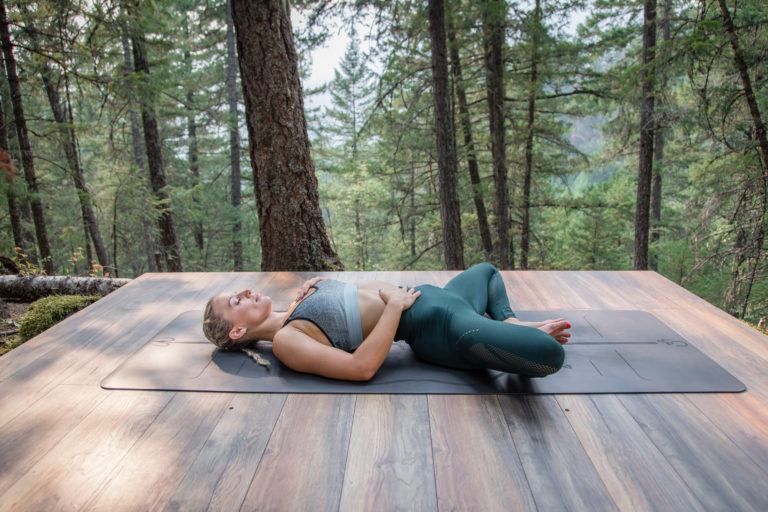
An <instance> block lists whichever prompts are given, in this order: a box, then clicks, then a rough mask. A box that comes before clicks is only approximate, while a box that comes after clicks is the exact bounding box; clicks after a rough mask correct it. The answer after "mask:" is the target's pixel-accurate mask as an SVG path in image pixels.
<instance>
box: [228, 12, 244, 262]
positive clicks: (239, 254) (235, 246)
mask: <svg viewBox="0 0 768 512" xmlns="http://www.w3.org/2000/svg"><path fill="white" fill-rule="evenodd" d="M227 96H228V99H229V163H230V168H231V173H230V182H229V190H230V193H229V197H230V201H231V203H232V208H233V209H234V210H235V215H236V218H235V222H234V224H233V225H232V267H233V268H232V270H234V271H235V272H241V271H242V270H243V242H242V240H241V239H240V236H241V232H242V230H243V224H242V222H240V204H241V203H242V202H243V196H242V192H241V190H240V180H241V177H240V130H239V128H238V113H237V55H236V54H235V26H234V22H233V21H232V0H227Z"/></svg>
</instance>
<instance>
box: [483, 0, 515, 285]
mask: <svg viewBox="0 0 768 512" xmlns="http://www.w3.org/2000/svg"><path fill="white" fill-rule="evenodd" d="M506 14H507V4H506V2H505V1H504V0H488V1H487V2H486V3H485V4H484V6H483V46H484V49H485V67H486V88H487V90H488V112H489V118H490V130H491V153H492V155H493V179H494V183H495V185H496V201H495V210H496V212H495V213H496V231H497V234H496V238H497V239H496V265H497V266H498V267H499V269H502V270H504V269H508V268H512V269H514V263H512V264H511V265H510V255H511V253H512V250H511V244H512V241H511V239H510V236H509V227H510V222H509V186H508V185H507V150H506V142H505V139H506V133H505V128H504V61H503V59H502V45H503V43H504V27H505V21H506V17H507V16H506Z"/></svg>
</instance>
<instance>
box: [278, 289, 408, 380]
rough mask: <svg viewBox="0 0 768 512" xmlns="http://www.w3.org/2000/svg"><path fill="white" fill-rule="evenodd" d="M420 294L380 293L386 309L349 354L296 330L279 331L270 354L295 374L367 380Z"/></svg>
mask: <svg viewBox="0 0 768 512" xmlns="http://www.w3.org/2000/svg"><path fill="white" fill-rule="evenodd" d="M420 294H421V292H419V291H417V290H413V291H406V290H398V291H393V292H391V293H387V292H380V295H382V298H383V299H384V300H385V301H386V303H387V305H386V306H385V307H384V312H383V313H382V314H381V317H379V321H378V322H376V325H375V326H374V328H373V330H372V331H371V332H370V333H369V334H368V336H367V337H366V338H365V340H363V343H362V344H361V345H360V346H359V347H357V349H356V350H355V352H354V353H352V354H350V353H348V352H345V351H343V350H340V349H338V348H335V347H329V346H328V345H325V344H323V343H320V342H318V341H317V340H315V339H313V338H311V337H310V336H309V335H307V334H305V333H303V332H301V331H299V330H298V329H291V328H283V329H281V330H280V331H278V332H277V334H275V337H274V339H273V340H272V353H273V354H274V355H275V357H277V358H278V359H279V360H280V362H282V363H283V364H285V365H286V366H287V367H288V368H290V369H292V370H295V371H297V372H304V373H314V374H316V375H322V376H323V377H329V378H332V379H344V380H363V381H367V380H371V379H372V378H373V376H374V375H376V372H377V371H378V370H379V368H380V367H381V365H382V364H383V363H384V360H385V359H386V358H387V354H389V349H390V348H391V347H392V342H393V341H394V338H395V333H396V332H397V326H398V325H399V324H400V316H401V315H402V313H403V311H404V310H406V309H408V308H409V307H411V305H412V304H413V302H414V301H415V300H416V299H417V298H418V297H419V295H420Z"/></svg>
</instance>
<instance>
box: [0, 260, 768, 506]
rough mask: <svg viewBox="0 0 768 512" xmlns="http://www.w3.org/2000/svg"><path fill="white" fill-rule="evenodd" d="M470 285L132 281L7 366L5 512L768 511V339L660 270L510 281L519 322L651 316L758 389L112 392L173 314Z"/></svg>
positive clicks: (288, 275) (417, 279)
mask: <svg viewBox="0 0 768 512" xmlns="http://www.w3.org/2000/svg"><path fill="white" fill-rule="evenodd" d="M458 273H459V271H434V272H422V271H406V272H376V273H366V272H355V273H343V272H330V273H314V272H272V273H266V272H242V273H183V274H161V273H157V274H146V275H144V276H142V277H141V278H139V279H137V280H134V281H133V282H132V283H130V284H129V285H127V286H125V287H123V288H121V289H120V290H117V291H116V292H113V293H112V294H110V295H109V296H107V297H105V298H104V299H102V300H100V301H98V302H97V303H95V304H94V305H92V306H90V307H89V308H86V309H84V310H82V311H80V312H78V313H77V314H75V315H73V316H72V317H70V318H68V319H67V320H65V321H64V322H61V323H60V324H58V325H57V326H56V327H55V328H54V329H52V330H49V331H47V332H46V333H43V334H42V335H41V336H39V337H37V338H35V339H33V340H30V342H28V343H27V344H25V345H23V346H21V347H19V348H17V349H14V350H13V351H11V352H10V353H8V354H6V355H5V356H3V357H2V358H0V379H4V380H3V386H4V389H6V390H7V391H8V392H6V393H4V394H2V396H0V510H34V511H37V510H58V509H67V510H83V509H90V510H105V509H108V510H116V511H121V510H159V509H167V510H200V509H211V510H237V509H241V510H253V509H268V510H269V509H276V510H282V509H291V510H294V509H311V510H338V509H340V508H343V509H345V510H351V509H355V510H357V509H369V510H370V509H374V508H375V509H377V510H378V509H413V510H434V509H436V508H439V509H445V510H452V509H457V510H465V509H467V510H473V509H474V510H537V509H538V510H551V509H558V510H560V509H594V510H607V509H612V508H618V509H620V510H633V511H634V510H702V509H704V510H766V509H768V502H766V496H768V495H767V494H766V493H765V492H763V487H764V486H763V485H762V483H763V482H764V481H765V480H766V477H768V471H767V470H768V381H767V380H766V377H765V375H766V368H768V343H767V342H768V337H766V336H764V335H762V334H760V333H759V332H757V331H755V330H754V329H751V328H750V327H749V326H747V325H746V324H744V323H743V322H741V321H739V320H737V319H735V318H733V317H731V316H730V315H728V314H727V313H725V312H723V311H721V310H719V309H717V308H716V307H714V306H713V305H711V304H708V303H706V302H705V301H704V300H703V299H701V298H699V297H696V296H695V295H693V294H691V293H690V292H688V291H686V290H684V289H683V288H681V287H679V286H677V285H676V284H675V283H673V282H671V281H669V280H668V279H666V278H664V277H663V276H661V275H659V274H656V273H655V272H636V271H622V272H611V271H579V272H570V271H527V272H502V278H503V280H504V282H505V285H506V288H507V293H508V295H509V298H510V303H511V305H512V307H513V310H526V309H529V310H537V309H539V310H541V309H640V310H644V311H650V312H652V313H653V314H654V315H656V316H657V317H658V318H660V319H661V320H662V321H663V322H665V323H667V324H668V325H669V326H670V327H671V328H673V329H674V330H676V331H677V332H679V333H680V334H681V335H683V336H684V337H685V338H687V339H689V340H690V341H691V343H692V344H693V345H694V346H696V347H697V348H698V349H700V350H702V351H703V352H704V353H706V354H707V355H708V356H710V357H711V358H712V359H713V360H715V361H716V362H717V363H718V364H720V365H721V366H723V367H724V368H726V369H727V370H728V371H730V372H731V373H733V374H734V375H735V376H736V377H738V378H739V379H741V380H742V381H743V382H745V384H746V385H747V387H748V391H747V392H746V393H740V394H695V393H691V394H649V395H556V396H503V395H502V396H493V395H488V396H482V395H481V396H477V395H475V396H472V395H429V396H425V395H280V394H271V395H270V394H261V395H259V394H227V393H172V392H137V391H107V390H102V389H100V388H99V386H98V383H99V381H100V380H101V378H103V377H104V376H105V375H106V374H107V373H108V372H111V371H112V370H113V369H114V368H116V367H117V366H118V365H119V364H121V362H122V361H124V360H125V358H127V357H130V355H131V354H133V353H134V352H135V351H136V350H138V348H140V347H141V346H142V345H143V344H144V343H146V341H147V339H149V337H150V336H151V335H152V334H154V332H157V331H158V330H159V329H160V328H162V327H163V326H164V325H165V324H166V323H167V322H168V321H170V319H172V318H173V317H174V316H175V315H176V314H178V313H179V312H181V311H184V310H187V309H202V307H203V306H204V304H205V302H206V301H207V299H208V298H209V297H210V296H212V295H214V294H216V293H222V292H231V291H233V290H240V289H243V288H245V287H250V288H253V289H257V290H259V291H263V292H264V293H267V294H268V295H270V296H271V297H273V301H274V304H275V309H276V310H278V309H279V308H280V305H281V304H282V303H284V304H285V306H287V305H288V304H289V303H290V302H291V300H293V293H294V292H295V288H297V287H298V286H300V285H301V284H302V283H303V282H304V281H305V280H306V279H308V278H310V277H314V276H316V275H321V276H325V277H330V278H335V279H341V280H345V281H351V282H356V283H360V282H363V281H368V280H374V279H376V280H384V281H389V282H392V283H396V284H400V285H404V286H413V285H417V284H424V283H433V284H435V285H437V286H444V285H445V283H447V282H448V281H449V280H450V279H451V278H452V277H454V276H455V275H457V274H458ZM566 350H568V347H567V346H566ZM65 383H66V384H65ZM73 383H74V384H76V385H72V384H73ZM229 407H233V408H232V409H230V408H229Z"/></svg>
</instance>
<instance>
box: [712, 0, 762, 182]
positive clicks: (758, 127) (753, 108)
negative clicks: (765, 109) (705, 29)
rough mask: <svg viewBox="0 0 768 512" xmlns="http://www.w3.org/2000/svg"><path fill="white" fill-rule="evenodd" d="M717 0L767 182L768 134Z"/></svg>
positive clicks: (736, 43) (722, 1) (727, 14)
mask: <svg viewBox="0 0 768 512" xmlns="http://www.w3.org/2000/svg"><path fill="white" fill-rule="evenodd" d="M718 1H719V4H720V11H721V12H722V13H723V25H725V31H726V33H727V34H728V39H729V40H730V43H731V48H732V49H733V60H734V62H735V64H736V69H737V70H738V71H739V76H740V77H741V85H742V87H743V88H744V99H745V100H746V101H747V106H748V107H749V113H750V115H751V116H752V122H753V123H754V125H755V135H756V136H757V142H758V145H759V147H760V153H761V155H762V157H763V179H764V182H765V183H768V136H766V128H765V123H764V122H763V118H762V117H761V115H760V108H759V107H758V105H757V100H756V99H755V91H754V90H753V89H752V79H751V78H750V77H749V70H748V68H747V63H746V61H745V60H744V54H743V53H742V51H741V47H740V46H739V38H738V37H737V36H736V29H735V28H734V26H733V20H732V19H731V13H730V11H728V6H726V5H725V0H718Z"/></svg>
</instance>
